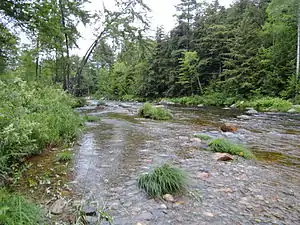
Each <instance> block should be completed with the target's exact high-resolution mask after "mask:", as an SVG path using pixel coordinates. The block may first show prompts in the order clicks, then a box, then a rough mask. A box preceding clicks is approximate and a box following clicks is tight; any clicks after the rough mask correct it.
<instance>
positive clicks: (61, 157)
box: [56, 151, 73, 162]
mask: <svg viewBox="0 0 300 225" xmlns="http://www.w3.org/2000/svg"><path fill="white" fill-rule="evenodd" d="M56 158H57V160H58V161H60V162H69V161H71V160H72V158H73V153H72V152H70V151H63V152H59V153H58V154H57V155H56Z"/></svg>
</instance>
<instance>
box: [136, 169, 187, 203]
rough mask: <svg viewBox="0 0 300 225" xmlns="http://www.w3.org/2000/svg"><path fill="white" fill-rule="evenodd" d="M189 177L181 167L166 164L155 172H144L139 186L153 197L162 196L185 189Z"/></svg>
mask: <svg viewBox="0 0 300 225" xmlns="http://www.w3.org/2000/svg"><path fill="white" fill-rule="evenodd" d="M186 185H187V178H186V175H185V173H184V172H183V171H182V170H180V169H179V168H176V167H172V166H170V165H168V164H164V165H163V166H161V167H158V168H156V169H154V171H153V172H151V173H148V174H143V175H141V176H140V178H139V180H138V186H139V188H141V189H143V190H144V191H145V192H146V193H147V194H148V195H149V196H151V197H159V198H160V197H162V196H163V195H164V194H178V193H181V192H183V191H184V190H185V187H186Z"/></svg>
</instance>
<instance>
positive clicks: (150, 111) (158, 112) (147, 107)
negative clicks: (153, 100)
mask: <svg viewBox="0 0 300 225" xmlns="http://www.w3.org/2000/svg"><path fill="white" fill-rule="evenodd" d="M139 115H140V116H142V117H144V118H150V119H154V120H168V119H172V114H171V113H170V112H169V111H168V110H166V109H164V108H157V107H155V106H153V105H152V104H150V103H148V102H147V103H145V104H144V105H143V106H142V108H141V109H140V110H139Z"/></svg>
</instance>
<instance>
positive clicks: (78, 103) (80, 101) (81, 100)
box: [73, 97, 87, 108]
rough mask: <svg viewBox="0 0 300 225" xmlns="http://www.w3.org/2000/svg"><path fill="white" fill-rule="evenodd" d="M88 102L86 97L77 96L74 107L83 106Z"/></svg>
mask: <svg viewBox="0 0 300 225" xmlns="http://www.w3.org/2000/svg"><path fill="white" fill-rule="evenodd" d="M86 104H87V101H86V98H83V97H77V98H75V104H73V108H79V107H83V106H85V105H86Z"/></svg>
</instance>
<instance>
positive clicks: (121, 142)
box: [72, 102, 300, 225]
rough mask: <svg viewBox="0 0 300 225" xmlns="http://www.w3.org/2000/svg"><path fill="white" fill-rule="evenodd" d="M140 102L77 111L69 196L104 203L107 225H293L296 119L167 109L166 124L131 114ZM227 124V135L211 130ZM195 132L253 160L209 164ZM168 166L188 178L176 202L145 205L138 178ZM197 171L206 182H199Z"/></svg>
mask: <svg viewBox="0 0 300 225" xmlns="http://www.w3.org/2000/svg"><path fill="white" fill-rule="evenodd" d="M141 105H142V104H141V103H121V102H107V104H106V106H105V107H97V106H89V107H84V108H81V109H79V110H80V111H81V112H86V113H88V115H94V116H99V117H101V121H98V122H92V123H90V122H88V123H86V127H87V129H86V130H85V132H84V133H83V134H82V137H81V138H80V139H79V145H78V147H77V151H76V159H75V163H74V181H73V182H72V184H73V190H74V192H75V193H77V194H78V195H80V196H81V197H82V198H83V199H85V200H87V201H97V202H100V203H101V205H105V206H106V208H107V212H108V213H109V214H110V215H112V216H113V218H114V222H113V224H115V225H127V224H128V225H129V224H130V225H132V224H138V223H139V224H145V225H147V224H149V225H150V224H156V225H164V224H174V225H177V224H178V225H187V224H188V225H196V224H197V225H201V224H300V176H299V175H300V141H299V140H300V115H299V114H284V113H258V114H255V115H250V117H248V118H247V119H239V116H240V115H242V114H243V113H244V112H243V111H239V110H233V109H220V108H207V107H206V108H205V107H203V108H192V107H178V106H167V108H169V110H171V112H172V113H173V115H174V119H173V120H171V121H153V120H149V119H143V118H138V117H137V116H136V114H137V111H138V109H139V107H141ZM228 122H230V123H232V124H235V125H236V126H237V127H238V130H237V132H235V133H223V132H221V131H220V130H219V126H220V125H221V124H223V123H228ZM195 133H204V134H208V135H210V136H212V137H226V138H228V139H231V140H233V141H235V142H239V143H241V144H244V145H245V146H247V147H248V148H249V149H251V150H252V151H253V152H254V154H255V155H256V157H257V159H256V160H245V159H243V158H240V157H236V158H235V160H233V161H231V162H221V161H216V160H215V159H214V158H213V156H214V153H212V152H209V151H206V150H204V149H203V147H204V146H205V144H203V143H202V142H200V141H197V140H195V138H193V134H195ZM165 162H168V163H171V164H173V165H175V166H177V167H180V168H182V169H183V170H185V171H186V173H187V174H188V175H189V186H188V190H187V192H186V193H185V194H184V195H183V196H175V198H176V202H174V203H170V202H163V201H161V200H154V199H150V198H148V197H147V196H146V194H145V193H144V192H143V191H142V190H140V189H138V187H137V179H138V177H139V175H141V174H143V173H145V172H149V171H151V169H153V168H154V167H156V166H158V165H162V164H163V163H165ZM203 173H206V174H209V177H203V176H202V175H203Z"/></svg>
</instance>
